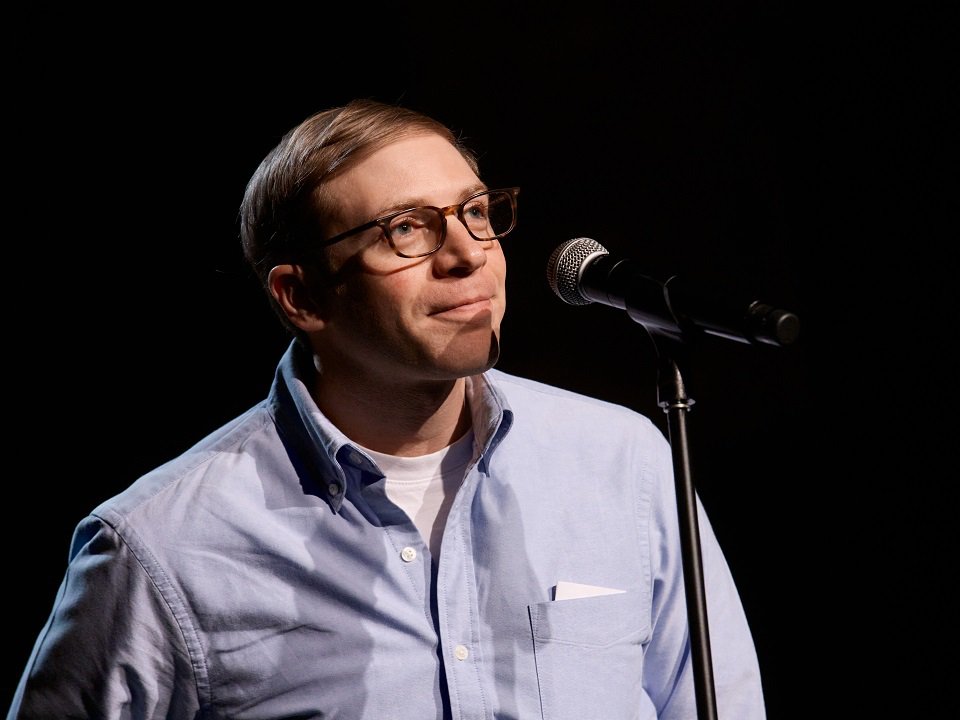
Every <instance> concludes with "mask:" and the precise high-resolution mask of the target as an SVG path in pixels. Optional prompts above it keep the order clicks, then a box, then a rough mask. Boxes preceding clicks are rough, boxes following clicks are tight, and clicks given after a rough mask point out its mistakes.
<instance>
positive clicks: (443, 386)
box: [313, 373, 471, 457]
mask: <svg viewBox="0 0 960 720" xmlns="http://www.w3.org/2000/svg"><path fill="white" fill-rule="evenodd" d="M313 397H314V400H315V401H316V403H317V407H319V408H320V410H321V412H323V414H324V415H326V416H327V418H329V419H330V421H331V422H332V423H333V424H334V425H336V426H337V427H338V428H339V429H340V430H341V431H342V432H343V434H344V435H346V436H347V437H349V438H350V439H351V440H354V441H355V442H357V443H359V444H360V445H363V446H364V447H367V448H370V449H371V450H376V451H377V452H382V453H386V454H389V455H401V456H410V457H413V456H416V455H426V454H427V453H432V452H436V451H437V450H441V449H442V448H445V447H446V446H448V445H449V444H450V443H452V442H453V441H455V440H457V439H458V438H459V437H461V436H462V435H463V434H464V433H465V432H466V431H467V429H468V428H469V427H470V423H471V420H470V411H469V408H468V407H467V403H466V381H465V380H464V379H463V378H458V379H456V380H443V381H435V382H422V383H418V384H415V385H412V384H411V385H406V386H402V385H401V386H398V385H396V384H394V383H385V384H381V383H376V382H371V381H370V379H369V378H365V379H362V380H358V378H343V377H339V376H337V377H331V376H329V375H327V374H324V373H319V374H318V375H317V376H316V381H315V382H314V386H313Z"/></svg>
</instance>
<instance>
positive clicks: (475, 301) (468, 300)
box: [429, 293, 493, 315]
mask: <svg viewBox="0 0 960 720" xmlns="http://www.w3.org/2000/svg"><path fill="white" fill-rule="evenodd" d="M492 299H493V295H492V294H490V293H477V294H473V295H464V296H462V297H459V298H455V299H453V300H449V301H444V302H442V303H441V304H439V305H438V306H437V307H436V309H435V310H432V311H431V312H430V313H429V314H430V315H439V314H441V313H447V312H455V311H458V310H463V311H469V310H481V309H484V308H487V307H490V305H491V300H492Z"/></svg>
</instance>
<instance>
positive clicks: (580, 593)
mask: <svg viewBox="0 0 960 720" xmlns="http://www.w3.org/2000/svg"><path fill="white" fill-rule="evenodd" d="M623 592H626V590H617V589H616V588H608V587H602V586H600V585H584V584H583V583H575V582H570V581H569V580H558V581H557V585H556V587H555V588H554V593H553V599H554V600H574V599H576V598H587V597H596V596H597V595H617V594H619V593H623Z"/></svg>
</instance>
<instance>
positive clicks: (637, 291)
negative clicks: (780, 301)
mask: <svg viewBox="0 0 960 720" xmlns="http://www.w3.org/2000/svg"><path fill="white" fill-rule="evenodd" d="M547 282H548V283H549V284H550V288H551V289H552V290H553V292H554V293H555V294H556V295H557V296H558V297H559V298H560V299H561V300H563V301H564V302H565V303H567V304H568V305H588V304H590V303H600V304H602V305H611V306H613V307H617V308H620V309H621V310H626V311H627V314H628V315H629V316H630V319H631V320H633V321H634V322H636V323H639V324H641V325H643V326H644V327H645V328H646V329H647V330H648V331H649V332H650V333H652V334H661V335H665V336H666V337H668V338H672V339H674V340H679V341H683V340H689V339H691V338H692V337H694V336H696V335H698V334H707V335H713V336H716V337H721V338H726V339H728V340H734V341H736V342H742V343H748V344H754V343H763V344H765V345H775V346H783V345H789V344H790V343H792V342H794V341H795V340H796V339H797V335H798V334H799V332H800V319H799V318H798V317H797V316H796V315H794V314H793V313H791V312H788V311H786V310H782V309H779V308H775V307H773V306H771V305H768V304H766V303H762V302H760V301H758V300H756V299H755V298H753V297H750V296H745V295H743V293H742V292H740V291H738V290H737V289H736V288H730V287H721V288H708V287H704V286H695V285H693V284H691V283H690V282H689V281H688V280H686V279H684V278H681V277H679V276H677V275H674V276H672V277H669V278H668V279H667V280H666V281H664V282H660V281H659V280H656V279H654V278H652V277H650V276H649V275H646V274H644V273H643V272H642V271H641V270H640V268H639V267H637V265H636V263H634V261H632V260H624V259H617V258H613V257H611V256H610V253H609V251H608V250H607V249H606V248H605V247H603V245H601V244H600V243H598V242H597V241H596V240H591V239H590V238H574V239H573V240H567V241H566V242H565V243H563V244H561V245H559V246H557V248H556V249H555V250H554V251H553V253H552V254H551V255H550V259H549V261H548V262H547Z"/></svg>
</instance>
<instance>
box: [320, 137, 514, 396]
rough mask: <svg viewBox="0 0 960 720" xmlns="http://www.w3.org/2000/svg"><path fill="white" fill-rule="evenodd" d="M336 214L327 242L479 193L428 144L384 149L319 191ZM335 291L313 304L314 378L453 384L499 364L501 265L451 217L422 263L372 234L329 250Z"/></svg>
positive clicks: (436, 144)
mask: <svg viewBox="0 0 960 720" xmlns="http://www.w3.org/2000/svg"><path fill="white" fill-rule="evenodd" d="M328 189H329V192H330V197H331V200H332V201H333V203H334V205H335V206H336V207H338V208H339V212H338V216H339V221H340V222H338V223H337V224H336V225H335V226H334V227H332V228H331V232H332V233H337V232H342V231H345V230H348V229H350V228H352V227H356V226H357V225H360V224H362V223H364V222H367V221H369V220H371V219H373V218H376V217H380V216H382V215H386V214H388V213H390V212H393V211H397V210H401V209H404V208H407V207H413V206H417V205H434V206H437V207H446V206H448V205H453V204H455V203H458V202H461V201H462V200H464V199H465V198H467V197H468V196H469V195H471V194H473V193H475V192H477V191H478V190H481V189H483V185H482V184H481V182H480V180H479V179H478V178H477V176H476V174H475V173H474V172H473V170H471V168H470V166H469V165H468V164H467V162H466V161H465V160H464V159H463V157H462V156H461V155H460V153H459V152H458V151H457V150H456V149H455V148H454V147H453V146H452V145H451V144H450V143H448V142H447V141H446V140H444V139H443V138H441V137H440V136H438V135H433V134H422V135H415V136H412V137H407V138H404V139H402V140H399V141H397V142H394V143H392V144H390V145H388V146H386V147H384V148H382V149H380V150H378V151H377V152H375V153H374V154H372V155H371V156H369V157H367V158H365V159H364V160H362V161H361V162H359V163H358V164H357V165H355V166H354V167H352V168H350V169H349V170H347V171H346V172H344V173H343V174H342V175H340V176H338V177H337V178H335V179H334V180H333V181H332V182H331V183H330V184H329V186H328ZM330 253H331V257H330V261H331V267H332V269H333V271H334V273H337V272H338V271H339V280H340V283H339V284H338V285H337V287H336V288H335V289H334V290H332V291H330V292H328V293H327V294H325V295H324V297H323V313H322V314H323V319H324V324H323V329H322V330H320V331H319V333H318V334H317V340H318V342H317V343H316V344H315V345H316V349H317V351H318V354H319V355H320V359H321V362H322V365H323V370H324V375H328V376H331V377H336V376H340V377H343V378H345V379H352V380H354V381H360V382H363V381H377V382H384V381H388V382H392V383H399V384H402V383H404V382H413V383H416V382H422V381H435V380H440V379H446V380H449V379H453V378H458V377H464V376H467V375H471V374H475V373H478V372H482V371H483V370H485V369H487V368H489V367H491V366H492V365H493V364H494V363H495V362H496V360H497V357H498V355H499V336H500V322H501V320H502V318H503V313H504V308H505V301H506V298H505V287H504V280H505V276H506V263H505V260H504V256H503V251H502V249H501V247H500V243H499V242H498V241H495V240H493V241H485V242H480V241H477V240H474V239H473V238H472V237H471V236H470V235H469V234H468V233H467V230H466V228H465V227H464V226H463V224H462V223H461V222H460V221H459V219H457V218H456V216H454V215H450V216H448V217H447V233H446V241H445V242H444V245H443V247H441V248H440V249H439V250H438V251H437V252H435V253H434V254H432V255H429V256H427V257H423V258H416V259H406V258H401V257H398V256H397V255H395V254H394V252H393V250H392V249H391V248H390V246H389V244H388V243H387V242H386V240H385V239H384V238H383V235H382V231H381V230H380V229H379V228H372V229H370V230H367V231H365V232H363V233H360V234H358V235H357V236H356V237H351V238H348V239H346V240H343V241H342V242H340V243H337V244H335V245H333V246H331V248H330Z"/></svg>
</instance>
